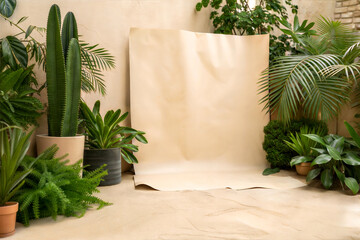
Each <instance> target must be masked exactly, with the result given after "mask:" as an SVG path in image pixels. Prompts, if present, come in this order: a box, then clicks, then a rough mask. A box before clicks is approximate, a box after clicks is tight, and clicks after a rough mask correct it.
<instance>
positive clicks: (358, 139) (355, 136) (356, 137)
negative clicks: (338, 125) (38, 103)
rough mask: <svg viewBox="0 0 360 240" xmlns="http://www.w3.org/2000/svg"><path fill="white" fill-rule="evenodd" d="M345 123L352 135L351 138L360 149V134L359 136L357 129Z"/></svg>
mask: <svg viewBox="0 0 360 240" xmlns="http://www.w3.org/2000/svg"><path fill="white" fill-rule="evenodd" d="M344 123H345V126H346V128H347V130H348V132H349V133H350V135H351V137H352V138H353V140H354V141H355V142H356V144H357V146H358V147H360V136H359V134H357V132H356V131H355V129H354V128H353V127H352V126H351V125H350V124H349V123H348V122H346V121H345V122H344Z"/></svg>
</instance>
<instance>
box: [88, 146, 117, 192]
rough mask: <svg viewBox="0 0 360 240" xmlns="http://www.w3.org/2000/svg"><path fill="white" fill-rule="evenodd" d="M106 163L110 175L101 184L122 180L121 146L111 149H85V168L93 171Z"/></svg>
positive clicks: (108, 184) (110, 183)
mask: <svg viewBox="0 0 360 240" xmlns="http://www.w3.org/2000/svg"><path fill="white" fill-rule="evenodd" d="M104 164H106V167H105V169H106V170H107V171H108V175H107V176H105V177H104V181H101V182H100V185H99V186H110V185H115V184H118V183H120V182H121V154H120V148H110V149H85V150H84V166H86V165H88V166H86V167H85V170H87V171H93V170H95V169H97V168H99V167H101V166H102V165H104Z"/></svg>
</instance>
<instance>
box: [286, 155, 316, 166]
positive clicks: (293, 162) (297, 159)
mask: <svg viewBox="0 0 360 240" xmlns="http://www.w3.org/2000/svg"><path fill="white" fill-rule="evenodd" d="M311 160H312V158H310V157H305V156H296V157H293V158H292V159H291V161H290V166H294V165H297V164H299V163H303V162H310V161H311Z"/></svg>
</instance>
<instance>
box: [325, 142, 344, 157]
mask: <svg viewBox="0 0 360 240" xmlns="http://www.w3.org/2000/svg"><path fill="white" fill-rule="evenodd" d="M326 149H327V150H328V152H329V154H330V156H331V157H332V158H333V159H335V160H341V155H340V152H339V151H338V150H336V148H334V147H332V146H329V145H327V146H326Z"/></svg>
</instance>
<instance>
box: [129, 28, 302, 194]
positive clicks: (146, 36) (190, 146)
mask: <svg viewBox="0 0 360 240" xmlns="http://www.w3.org/2000/svg"><path fill="white" fill-rule="evenodd" d="M129 43H130V104H131V123H132V126H133V127H134V128H136V129H141V130H143V131H145V132H146V136H147V138H148V140H149V143H148V144H146V145H143V144H141V146H140V151H139V152H138V153H137V157H138V159H139V163H138V164H135V165H134V166H135V172H136V175H135V183H136V185H139V184H146V185H149V186H151V187H153V188H155V189H159V190H185V189H197V190H201V189H212V188H224V187H230V188H235V189H244V188H252V187H268V188H288V187H290V188H291V187H297V186H302V185H303V183H302V182H300V181H298V180H295V179H293V178H291V177H286V176H283V177H276V176H270V177H264V176H262V175H261V172H262V171H263V170H264V168H266V167H267V162H266V159H265V153H264V151H263V149H262V142H263V138H264V135H263V127H264V126H265V125H266V124H267V123H268V120H269V116H268V115H267V114H266V113H265V112H263V111H262V108H263V106H261V105H259V99H260V98H261V96H259V95H258V94H257V92H258V91H257V89H258V86H257V81H258V79H259V76H260V74H261V72H262V71H263V70H264V69H265V68H266V67H267V66H268V59H269V46H268V45H269V36H268V35H256V36H231V35H220V34H209V33H194V32H189V31H179V30H159V29H140V28H133V29H131V32H130V40H129Z"/></svg>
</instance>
